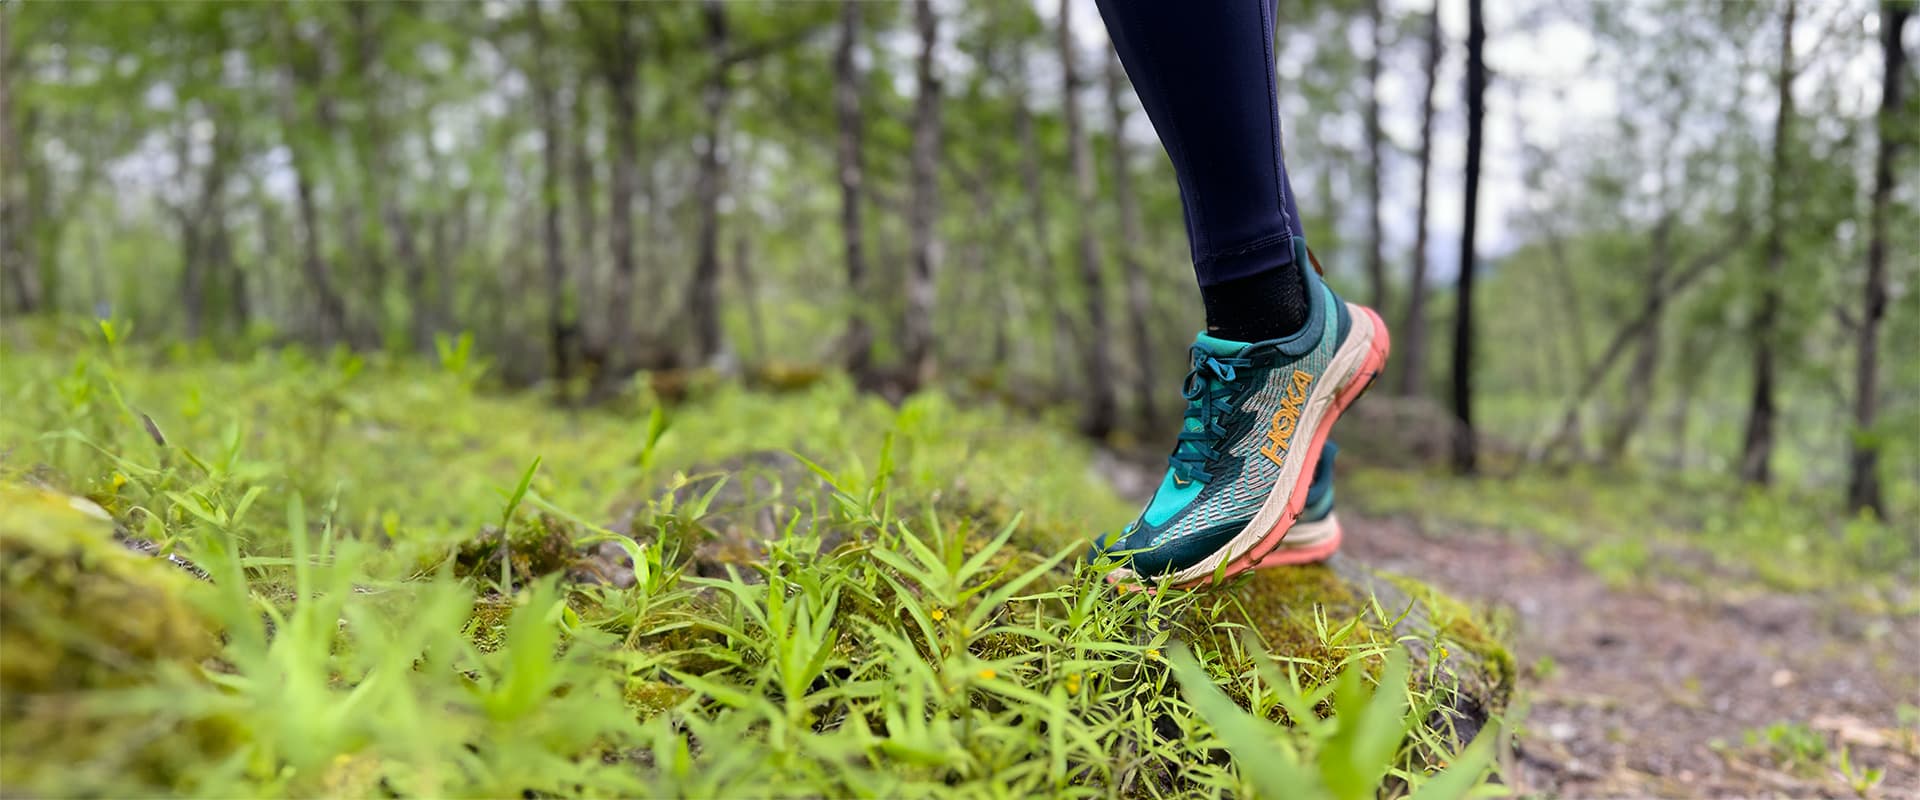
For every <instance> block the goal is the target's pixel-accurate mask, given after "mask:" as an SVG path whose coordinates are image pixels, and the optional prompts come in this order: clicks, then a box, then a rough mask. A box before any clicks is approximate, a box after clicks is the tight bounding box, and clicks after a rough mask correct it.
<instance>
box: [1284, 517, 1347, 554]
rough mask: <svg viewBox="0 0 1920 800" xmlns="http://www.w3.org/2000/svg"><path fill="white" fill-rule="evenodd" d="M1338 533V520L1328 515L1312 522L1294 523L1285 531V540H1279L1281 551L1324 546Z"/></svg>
mask: <svg viewBox="0 0 1920 800" xmlns="http://www.w3.org/2000/svg"><path fill="white" fill-rule="evenodd" d="M1339 532H1340V520H1339V518H1338V517H1335V516H1334V515H1333V514H1331V513H1329V514H1327V516H1325V517H1324V518H1321V519H1316V520H1314V521H1312V522H1295V523H1293V527H1291V528H1288V529H1287V538H1285V539H1282V540H1280V549H1281V550H1305V549H1307V548H1309V547H1314V546H1316V545H1322V544H1326V542H1327V540H1329V539H1332V538H1334V536H1335V535H1336V534H1338V533H1339Z"/></svg>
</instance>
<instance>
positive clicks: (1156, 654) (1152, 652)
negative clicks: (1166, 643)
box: [1147, 647, 1160, 659]
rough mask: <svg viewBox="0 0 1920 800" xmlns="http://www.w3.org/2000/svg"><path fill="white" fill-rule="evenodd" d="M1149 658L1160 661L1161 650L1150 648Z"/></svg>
mask: <svg viewBox="0 0 1920 800" xmlns="http://www.w3.org/2000/svg"><path fill="white" fill-rule="evenodd" d="M1147 658H1152V659H1159V658H1160V648H1158V647H1150V648H1147Z"/></svg>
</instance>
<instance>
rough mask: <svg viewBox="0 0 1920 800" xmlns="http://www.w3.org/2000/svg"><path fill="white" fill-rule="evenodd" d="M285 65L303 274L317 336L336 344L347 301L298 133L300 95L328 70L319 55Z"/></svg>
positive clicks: (284, 110) (286, 125) (284, 122)
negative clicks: (328, 251) (330, 260)
mask: <svg viewBox="0 0 1920 800" xmlns="http://www.w3.org/2000/svg"><path fill="white" fill-rule="evenodd" d="M286 34H287V38H288V39H291V38H293V36H294V35H295V34H293V32H292V25H291V24H289V25H288V27H287V29H286ZM289 44H290V43H289ZM285 63H286V68H285V70H284V72H283V75H282V78H283V80H282V82H281V87H280V89H281V90H280V119H281V126H282V127H283V129H284V131H283V136H284V137H285V140H286V146H287V152H288V153H289V154H290V156H291V162H292V167H293V195H294V205H295V209H296V213H297V215H298V216H299V218H300V248H301V259H300V265H301V272H302V273H303V274H304V275H305V277H306V282H307V290H308V291H309V292H311V293H312V295H313V301H314V302H313V307H314V310H315V312H316V314H317V318H316V319H315V321H314V328H315V329H314V335H315V337H316V339H317V340H318V341H319V342H320V343H322V344H331V343H333V342H336V341H339V339H340V337H342V336H344V335H345V334H346V333H347V311H346V303H345V301H343V300H342V299H341V297H340V293H339V291H338V290H337V289H335V288H334V284H333V273H332V268H331V267H329V266H328V265H327V259H326V255H325V252H324V244H323V242H322V238H321V229H320V206H319V202H318V201H317V200H316V199H315V198H314V188H313V165H312V163H311V162H312V158H311V155H310V154H309V153H308V149H307V147H306V146H305V145H304V144H303V143H302V142H301V136H300V135H299V134H298V131H299V128H300V125H301V120H300V113H299V106H298V103H299V100H298V98H299V95H300V93H301V90H302V89H303V88H311V87H312V86H313V85H315V84H317V83H319V80H320V76H319V75H318V74H317V73H318V71H319V70H321V69H323V68H324V67H323V66H322V62H321V61H320V59H319V56H318V54H317V53H312V52H308V53H290V54H289V57H288V58H287V59H286V62H285ZM319 114H320V116H322V117H330V116H331V114H330V112H329V111H328V110H327V109H325V108H321V109H319ZM324 122H325V121H324V120H323V124H324Z"/></svg>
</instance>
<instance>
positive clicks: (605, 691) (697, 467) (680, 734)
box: [0, 328, 1510, 799]
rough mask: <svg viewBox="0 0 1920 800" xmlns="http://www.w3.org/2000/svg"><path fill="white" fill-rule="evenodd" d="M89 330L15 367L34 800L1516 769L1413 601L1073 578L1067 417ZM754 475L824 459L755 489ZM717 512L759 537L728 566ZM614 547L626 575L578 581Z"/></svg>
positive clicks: (1263, 781) (2, 719) (1426, 783)
mask: <svg viewBox="0 0 1920 800" xmlns="http://www.w3.org/2000/svg"><path fill="white" fill-rule="evenodd" d="M104 334H105V335H104V336H102V335H101V334H100V333H92V334H81V333H76V332H73V331H69V330H55V329H50V328H30V329H21V328H15V329H9V330H7V331H5V332H4V335H3V336H0V403H4V404H5V407H6V409H7V413H6V414H4V415H0V454H3V455H0V487H4V494H0V497H4V498H5V500H6V502H5V503H4V504H0V555H3V556H4V559H3V560H0V567H3V569H0V577H4V579H5V584H4V586H5V590H6V591H5V592H4V594H3V595H0V596H3V597H4V602H0V612H4V615H5V617H4V620H0V621H4V622H5V623H6V624H5V625H0V632H4V635H5V637H6V641H5V642H4V643H0V644H4V645H5V646H4V647H0V653H4V654H5V658H0V686H3V687H4V689H5V691H4V693H0V727H4V730H3V731H0V733H4V735H3V736H0V785H5V786H6V787H8V789H9V790H11V791H18V792H23V793H28V794H59V795H66V794H106V795H152V794H170V793H191V794H197V795H206V796H257V795H314V794H325V795H330V796H331V795H341V796H369V795H378V796H509V795H521V794H523V793H531V795H536V796H547V795H568V796H574V795H580V796H605V795H627V796H632V795H645V796H660V795H676V796H743V795H750V796H769V795H780V796H820V795H833V796H839V795H860V796H881V797H896V796H907V797H914V796H1018V797H1025V796H1201V795H1204V796H1214V795H1217V794H1218V793H1221V792H1231V793H1235V794H1239V795H1254V794H1260V795H1263V796H1319V797H1337V798H1343V799H1346V798H1359V797H1372V796H1376V795H1381V794H1385V795H1398V794H1402V793H1409V792H1411V793H1417V794H1418V796H1421V797H1458V796H1462V795H1463V794H1465V793H1467V792H1469V791H1470V790H1471V789H1472V787H1473V786H1475V785H1476V784H1479V783H1481V782H1482V780H1483V779H1484V777H1485V774H1486V772H1487V770H1488V769H1489V768H1490V766H1489V765H1490V761H1491V754H1492V752H1493V747H1494V740H1495V734H1494V733H1493V732H1492V729H1489V731H1488V732H1486V733H1483V734H1482V735H1481V736H1480V738H1479V742H1478V743H1477V744H1474V745H1473V746H1472V747H1470V748H1467V749H1466V750H1465V751H1464V752H1461V751H1460V749H1459V748H1460V746H1461V745H1463V744H1464V743H1460V742H1456V741H1454V739H1453V737H1452V736H1451V735H1450V733H1449V731H1448V730H1447V729H1444V728H1436V727H1432V726H1430V724H1429V720H1434V719H1437V718H1443V717H1444V716H1445V715H1443V714H1438V713H1436V712H1437V711H1438V709H1440V708H1441V707H1442V706H1443V705H1445V704H1446V703H1447V702H1448V701H1449V700H1450V697H1449V692H1451V691H1454V690H1453V689H1451V688H1449V685H1448V684H1446V683H1445V682H1444V681H1438V680H1435V679H1434V674H1435V673H1434V670H1436V669H1438V667H1436V666H1435V665H1434V664H1427V665H1426V666H1424V667H1410V666H1409V664H1408V663H1407V659H1406V656H1405V653H1404V651H1403V648H1402V647H1401V644H1402V642H1401V641H1400V639H1401V638H1402V635H1401V634H1397V633H1395V630H1396V628H1395V626H1394V623H1395V621H1396V619H1397V617H1398V616H1399V615H1400V614H1403V613H1404V612H1405V610H1404V609H1385V608H1381V607H1379V605H1378V604H1377V603H1368V602H1367V598H1360V597H1351V596H1345V595H1342V596H1339V597H1333V596H1330V595H1329V594H1327V593H1326V592H1319V593H1316V590H1315V589H1314V587H1315V586H1317V585H1319V584H1318V583H1316V582H1318V581H1323V580H1325V578H1324V577H1319V576H1321V573H1315V572H1310V571H1309V572H1300V573H1297V574H1295V573H1290V575H1296V576H1297V577H1300V578H1301V580H1294V581H1291V582H1287V583H1286V585H1285V587H1284V588H1285V596H1286V597H1290V598H1295V600H1294V601H1290V602H1286V603H1284V604H1283V605H1282V606H1281V607H1279V608H1267V607H1265V606H1263V605H1261V604H1262V603H1268V604H1271V603H1273V602H1278V601H1274V600H1273V598H1272V597H1268V596H1266V595H1254V596H1250V598H1249V599H1248V600H1247V601H1246V602H1241V601H1239V600H1237V599H1236V598H1235V596H1234V595H1233V594H1232V593H1230V592H1224V593H1223V592H1213V593H1201V594H1186V593H1179V592H1169V593H1163V594H1160V595H1145V594H1123V593H1115V592H1112V591H1111V590H1109V589H1107V588H1105V587H1104V585H1103V584H1102V583H1100V582H1099V581H1098V580H1096V579H1095V577H1094V576H1093V575H1092V574H1091V573H1089V572H1086V571H1084V570H1082V571H1076V568H1075V566H1074V562H1075V561H1076V557H1077V556H1078V555H1079V553H1080V551H1081V548H1082V547H1083V546H1084V541H1085V538H1086V535H1087V534H1089V533H1090V532H1092V531H1094V530H1098V529H1100V528H1102V527H1110V526H1112V525H1116V524H1119V523H1120V522H1123V521H1124V520H1125V519H1126V517H1127V515H1128V514H1130V513H1131V511H1132V509H1130V508H1128V507H1127V505H1126V504H1125V503H1124V502H1122V501H1121V500H1120V499H1119V498H1117V497H1115V496H1114V495H1113V493H1112V491H1111V490H1110V489H1109V488H1108V487H1107V485H1106V484H1105V483H1104V482H1103V481H1102V480H1101V479H1100V477H1099V476H1098V475H1097V474H1095V472H1094V471H1093V469H1092V466H1091V454H1090V453H1089V452H1088V450H1087V449H1086V447H1085V446H1084V445H1083V444H1082V443H1081V442H1080V441H1078V440H1077V439H1075V438H1074V437H1073V436H1072V435H1071V434H1070V433H1067V432H1065V431H1066V426H1065V425H1059V424H1050V423H1048V422H1047V421H1044V420H1029V419H1023V418H1019V417H1016V416H1014V415H1013V414H1011V413H1010V412H1006V411H1003V410H998V409H993V408H962V407H959V406H957V405H956V404H954V403H953V402H951V401H948V400H946V399H944V398H942V397H940V396H938V395H923V396H919V397H916V398H913V399H911V400H910V401H908V402H907V403H906V404H904V405H903V406H902V407H900V408H898V409H895V408H893V407H890V406H888V405H886V404H884V403H882V402H880V401H877V400H875V399H873V398H870V397H865V396H861V395H858V394H857V393H855V392H854V391H853V390H852V389H851V388H850V387H848V386H847V385H846V384H845V383H844V382H843V381H839V380H837V379H832V378H829V379H826V380H824V381H822V382H820V383H818V384H815V385H811V386H808V387H805V388H802V389H799V390H797V391H792V392H788V393H783V394H763V393H753V392H748V391H745V390H742V389H740V388H738V387H735V386H731V385H728V384H725V383H714V384H711V385H706V386H703V387H701V388H699V389H698V390H697V391H695V392H694V393H693V394H692V395H691V396H690V397H689V398H687V399H686V400H685V401H684V402H681V403H678V404H668V403H665V402H663V401H661V400H660V399H659V398H657V397H655V396H653V395H652V394H651V392H649V391H647V390H646V388H645V387H646V386H647V385H648V383H647V382H646V381H644V380H642V381H639V382H637V383H636V387H637V388H636V391H635V392H634V393H633V397H632V398H631V399H630V400H628V401H627V402H626V403H624V404H620V405H615V406H611V407H607V408H600V409H594V410H581V411H563V410H558V409H556V408H554V407H551V406H550V405H548V404H546V403H545V402H543V401H542V400H541V399H540V398H539V397H537V396H533V395H529V394H501V393H494V392H491V391H489V390H487V389H486V388H485V386H486V382H485V379H484V375H485V366H484V364H483V363H480V362H479V361H478V360H477V359H476V358H475V357H474V356H473V355H472V354H471V353H470V352H468V351H467V350H466V348H465V347H464V346H462V345H461V344H460V343H457V342H449V343H446V345H445V346H443V348H442V350H441V354H440V358H439V359H438V363H437V364H434V365H428V364H424V363H420V362H415V361H410V360H405V359H390V358H386V357H382V356H359V355H352V354H347V353H344V352H336V353H330V354H321V355H312V354H304V353H302V352H300V351H294V350H263V351H261V352H259V353H257V354H256V355H254V356H253V357H251V358H250V359H246V360H240V361H231V360H229V361H221V360H216V359H214V358H212V357H210V356H209V355H208V354H206V353H203V352H197V351H195V350H193V349H191V348H183V347H174V348H154V347H148V346H142V345H138V344H135V343H132V342H130V341H128V337H127V334H126V331H124V329H120V330H116V329H113V328H107V329H106V330H105V331H104ZM103 340H104V341H103ZM768 450H791V451H792V452H794V453H797V454H799V455H800V456H801V457H803V458H804V459H806V461H807V462H808V463H809V464H810V465H811V469H810V470H803V472H804V474H803V475H801V476H794V475H785V476H778V477H777V478H776V479H774V480H772V481H771V483H772V485H771V486H768V485H766V484H767V483H768V482H767V481H765V480H763V479H762V478H757V477H755V475H754V474H753V473H752V472H751V471H750V470H747V469H745V468H742V467H736V466H729V465H740V464H745V463H748V462H747V461H743V460H742V459H743V458H745V457H746V456H748V454H753V453H764V452H766V451H768ZM730 483H731V484H737V485H736V486H734V488H735V489H738V488H739V487H741V486H745V485H746V484H749V483H752V484H754V486H755V488H754V489H753V491H752V492H751V493H750V494H751V495H752V496H755V497H760V496H761V495H766V496H768V497H771V498H772V499H766V498H764V497H762V498H761V499H759V500H756V501H755V503H756V505H755V506H754V507H753V511H754V512H755V513H760V512H764V518H765V519H767V520H770V521H771V522H770V524H771V525H772V526H773V527H774V531H773V534H772V535H770V536H767V537H765V538H767V539H768V541H767V542H765V544H764V547H763V550H764V552H762V553H759V554H757V555H755V556H754V557H752V558H750V559H746V560H737V561H733V562H731V563H722V562H713V561H711V560H708V561H701V559H702V558H704V556H700V555H699V554H700V553H702V552H704V551H703V550H702V548H703V547H711V546H713V545H715V544H716V543H724V542H726V541H729V540H728V539H727V537H728V536H730V535H737V534H730V533H729V532H728V531H729V529H730V528H732V527H737V526H738V524H739V518H740V517H741V514H742V511H741V509H739V508H727V507H723V506H725V504H727V503H729V502H735V501H734V500H731V499H729V498H732V497H734V495H733V494H730V493H729V492H730V490H729V488H728V487H729V484H730ZM76 496H84V497H85V498H88V499H89V500H90V501H92V502H93V503H97V504H98V506H99V509H103V510H104V512H105V513H104V514H100V513H99V511H98V510H96V509H94V508H93V506H91V505H89V504H88V503H87V502H85V501H76V500H75V499H74V498H75V497H76ZM107 518H110V519H111V522H109V521H108V519H107ZM116 525H117V526H118V527H119V528H120V529H121V530H122V531H123V532H124V533H125V534H127V535H131V536H134V537H138V538H142V539H145V540H149V541H151V542H153V543H155V544H156V545H157V546H158V547H159V548H160V549H161V550H162V551H164V552H168V553H173V554H175V555H178V556H182V557H186V558H190V559H191V560H192V561H194V562H195V563H197V564H198V566H199V567H200V568H202V569H204V570H205V571H206V572H207V573H208V574H209V575H210V576H211V580H207V581H202V580H198V579H195V578H192V577H190V576H187V574H186V572H185V571H183V570H181V569H178V568H176V567H174V566H171V565H169V564H167V563H166V562H165V561H164V560H161V559H154V558H146V557H141V556H137V555H133V554H131V553H129V552H128V551H126V550H124V549H123V548H121V547H119V546H118V545H115V544H113V543H112V542H111V541H110V537H111V535H112V532H113V529H114V528H115V526H116ZM603 541H605V542H614V543H617V544H618V545H619V546H620V547H622V548H623V549H624V550H625V552H627V553H628V554H630V556H631V557H632V560H633V562H634V573H635V575H634V585H633V586H632V587H631V588H625V589H621V588H614V587H612V586H605V585H602V586H591V585H582V584H570V583H566V582H564V581H563V580H562V577H563V573H564V572H565V571H566V566H567V564H568V563H569V562H570V561H572V560H573V559H574V558H575V554H576V549H575V548H577V547H579V546H581V545H585V544H591V543H594V542H603ZM502 556H505V557H502ZM697 562H698V563H700V564H702V565H704V566H703V567H702V569H703V570H704V571H705V572H706V574H707V575H708V577H701V576H700V575H699V574H696V573H697V572H698V571H700V570H696V563H697ZM716 570H718V572H717V573H716ZM53 577H57V578H59V580H51V579H50V578H53ZM1327 591H1328V592H1331V591H1332V589H1331V588H1329V589H1328V590H1327ZM1343 591H1346V590H1343ZM1278 596H1279V595H1275V597H1278ZM1414 602H1416V603H1425V604H1426V606H1427V607H1429V608H1438V607H1440V606H1441V605H1442V604H1441V603H1440V601H1438V600H1436V599H1435V598H1433V597H1422V598H1420V599H1418V600H1416V601H1414ZM1451 607H1452V606H1448V608H1451ZM1435 618H1436V619H1438V620H1440V621H1441V622H1442V623H1443V624H1444V627H1446V628H1447V629H1448V630H1449V631H1451V632H1454V633H1459V632H1463V631H1464V632H1469V633H1474V634H1475V635H1474V636H1472V637H1469V636H1465V635H1464V634H1461V641H1460V642H1459V643H1457V644H1456V647H1460V648H1470V647H1474V646H1480V647H1486V646H1489V645H1488V642H1486V641H1482V639H1484V635H1483V634H1480V633H1479V631H1480V630H1481V629H1480V628H1479V627H1477V626H1475V625H1471V624H1468V623H1465V622H1463V621H1460V620H1454V619H1452V618H1451V617H1445V618H1442V617H1435ZM136 633H137V634H139V635H138V636H135V635H133V634H136ZM1449 635H1452V634H1449V633H1435V634H1433V636H1434V638H1433V640H1431V641H1427V642H1425V644H1427V645H1429V646H1430V647H1429V648H1428V649H1429V650H1430V651H1432V650H1437V651H1438V652H1441V653H1444V652H1447V651H1446V642H1447V641H1450V640H1449V639H1447V638H1446V637H1447V636H1449ZM1467 639H1472V640H1473V641H1466V640H1467ZM16 653H31V654H35V655H37V656H38V658H33V659H25V658H20V659H16V658H14V654H16ZM1501 655H1502V656H1504V653H1503V652H1502V654H1501ZM1502 663H1509V662H1502ZM1508 671H1509V672H1510V663H1509V668H1508ZM1275 721H1284V722H1286V723H1287V724H1284V725H1282V724H1275ZM1442 765H1451V766H1450V767H1446V768H1445V769H1443V768H1442Z"/></svg>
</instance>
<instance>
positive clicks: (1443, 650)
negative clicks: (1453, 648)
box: [1435, 644, 1447, 661]
mask: <svg viewBox="0 0 1920 800" xmlns="http://www.w3.org/2000/svg"><path fill="white" fill-rule="evenodd" d="M1435 655H1437V656H1438V657H1439V659H1440V660H1441V661H1445V660H1447V646H1446V645H1444V644H1443V645H1440V647H1439V649H1438V650H1437V651H1436V653H1435Z"/></svg>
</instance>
